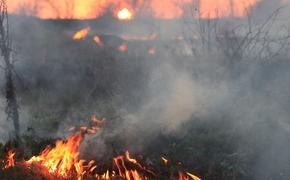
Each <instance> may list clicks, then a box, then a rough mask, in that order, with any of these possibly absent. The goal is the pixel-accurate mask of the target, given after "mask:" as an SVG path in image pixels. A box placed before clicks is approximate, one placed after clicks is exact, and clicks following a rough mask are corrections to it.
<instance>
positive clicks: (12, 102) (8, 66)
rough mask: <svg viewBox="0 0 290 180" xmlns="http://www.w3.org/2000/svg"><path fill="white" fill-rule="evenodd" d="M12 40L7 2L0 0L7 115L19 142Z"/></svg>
mask: <svg viewBox="0 0 290 180" xmlns="http://www.w3.org/2000/svg"><path fill="white" fill-rule="evenodd" d="M11 47H12V46H11V38H10V33H9V21H8V12H7V5H6V1H5V0H0V53H1V56H2V57H3V61H4V70H5V80H6V87H5V93H6V102H7V106H6V114H7V120H8V121H13V125H14V135H15V139H16V141H19V132H20V127H19V112H18V103H17V98H16V92H15V86H14V82H13V67H14V66H13V62H12V59H11V52H12V48H11Z"/></svg>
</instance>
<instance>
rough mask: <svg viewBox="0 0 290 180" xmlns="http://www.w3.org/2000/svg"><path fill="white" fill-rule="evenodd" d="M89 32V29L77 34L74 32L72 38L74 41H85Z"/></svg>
mask: <svg viewBox="0 0 290 180" xmlns="http://www.w3.org/2000/svg"><path fill="white" fill-rule="evenodd" d="M90 31H91V28H90V27H86V28H84V29H82V30H80V31H78V32H76V33H75V34H74V36H73V39H74V40H82V39H85V38H86V37H87V35H88V34H89V32H90Z"/></svg>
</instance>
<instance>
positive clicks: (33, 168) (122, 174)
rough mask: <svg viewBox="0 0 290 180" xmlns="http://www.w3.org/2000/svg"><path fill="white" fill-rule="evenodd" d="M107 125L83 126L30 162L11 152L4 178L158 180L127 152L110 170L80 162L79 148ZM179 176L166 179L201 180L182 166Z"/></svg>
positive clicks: (96, 122) (0, 173) (4, 166)
mask: <svg viewBox="0 0 290 180" xmlns="http://www.w3.org/2000/svg"><path fill="white" fill-rule="evenodd" d="M105 124H106V122H105V120H99V119H97V118H96V116H93V117H92V121H91V123H90V125H89V126H88V127H81V128H80V130H78V131H76V132H75V133H74V134H73V135H71V136H69V137H68V138H67V139H66V140H57V141H56V142H55V145H54V146H47V147H46V148H45V149H44V150H43V151H42V152H41V153H40V154H39V155H37V156H33V157H31V158H29V159H28V160H24V159H22V160H19V159H17V160H16V159H15V154H16V152H15V151H13V150H9V151H8V153H7V157H6V160H4V161H2V165H1V170H0V177H1V179H4V180H5V179H49V180H50V179H78V180H82V179H97V180H102V179H124V180H142V179H156V178H157V177H158V176H159V175H158V174H162V173H160V172H155V171H154V170H152V167H147V165H144V164H146V163H143V162H142V159H141V160H139V159H135V158H134V157H132V156H131V155H130V153H129V151H126V152H125V153H124V155H119V156H117V157H115V158H113V160H112V166H111V168H109V169H103V168H102V166H101V165H100V164H101V163H96V162H95V161H94V160H90V161H86V160H84V159H80V157H79V155H80V151H79V147H80V145H81V143H82V141H83V140H84V138H85V136H86V135H87V134H94V133H96V132H97V131H98V130H99V129H100V128H101V127H103V126H104V125H105ZM161 161H163V162H164V166H165V167H168V168H169V167H170V163H169V161H168V160H167V159H166V158H165V157H162V158H161ZM141 162H142V163H141ZM178 169H179V170H178V173H176V174H170V175H167V177H166V179H179V180H189V179H193V180H200V178H198V177H197V176H195V175H193V174H191V173H189V172H184V171H183V170H182V169H181V166H180V167H179V168H178Z"/></svg>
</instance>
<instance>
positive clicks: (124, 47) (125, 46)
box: [118, 43, 127, 53]
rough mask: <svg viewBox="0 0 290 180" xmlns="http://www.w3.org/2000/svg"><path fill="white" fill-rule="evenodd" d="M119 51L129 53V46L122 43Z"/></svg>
mask: <svg viewBox="0 0 290 180" xmlns="http://www.w3.org/2000/svg"><path fill="white" fill-rule="evenodd" d="M118 49H119V51H120V52H122V53H124V52H126V51H127V45H126V44H125V43H122V44H121V45H120V46H119V48H118Z"/></svg>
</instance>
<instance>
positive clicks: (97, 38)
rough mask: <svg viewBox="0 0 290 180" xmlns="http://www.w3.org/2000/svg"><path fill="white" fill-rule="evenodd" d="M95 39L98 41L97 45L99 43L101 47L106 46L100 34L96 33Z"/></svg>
mask: <svg viewBox="0 0 290 180" xmlns="http://www.w3.org/2000/svg"><path fill="white" fill-rule="evenodd" d="M94 41H95V42H96V43H97V45H98V46H99V47H100V48H104V47H105V45H104V43H103V41H102V40H101V38H100V37H99V36H98V35H96V36H95V37H94Z"/></svg>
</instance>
